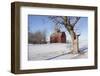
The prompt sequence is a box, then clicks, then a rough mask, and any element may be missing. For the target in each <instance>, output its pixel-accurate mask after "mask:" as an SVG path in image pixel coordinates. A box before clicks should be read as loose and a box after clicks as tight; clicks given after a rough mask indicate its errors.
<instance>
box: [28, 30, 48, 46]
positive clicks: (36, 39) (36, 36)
mask: <svg viewBox="0 0 100 76" xmlns="http://www.w3.org/2000/svg"><path fill="white" fill-rule="evenodd" d="M28 41H29V43H33V44H43V43H46V32H45V31H37V32H35V33H31V32H29V33H28Z"/></svg>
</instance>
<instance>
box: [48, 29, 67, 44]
mask: <svg viewBox="0 0 100 76" xmlns="http://www.w3.org/2000/svg"><path fill="white" fill-rule="evenodd" d="M50 43H66V34H65V32H60V31H57V32H55V33H53V34H51V36H50Z"/></svg>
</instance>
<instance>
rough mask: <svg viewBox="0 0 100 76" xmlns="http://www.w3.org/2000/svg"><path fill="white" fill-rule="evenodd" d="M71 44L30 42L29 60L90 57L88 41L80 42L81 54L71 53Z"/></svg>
mask: <svg viewBox="0 0 100 76" xmlns="http://www.w3.org/2000/svg"><path fill="white" fill-rule="evenodd" d="M70 47H71V44H68V43H67V44H66V43H51V44H50V43H48V44H28V60H55V59H56V60H58V59H78V58H87V57H88V52H87V51H88V48H87V43H86V42H85V43H81V44H80V52H81V53H79V54H72V53H70Z"/></svg>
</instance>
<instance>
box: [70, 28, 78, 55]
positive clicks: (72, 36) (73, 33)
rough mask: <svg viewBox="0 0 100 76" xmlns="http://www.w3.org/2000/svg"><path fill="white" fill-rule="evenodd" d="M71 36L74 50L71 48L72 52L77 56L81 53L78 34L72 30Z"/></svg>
mask: <svg viewBox="0 0 100 76" xmlns="http://www.w3.org/2000/svg"><path fill="white" fill-rule="evenodd" d="M70 35H71V38H72V48H71V50H72V51H71V52H72V53H73V54H77V53H79V41H78V36H77V35H76V33H75V32H74V31H73V30H72V31H70Z"/></svg>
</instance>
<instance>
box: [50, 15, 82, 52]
mask: <svg viewBox="0 0 100 76" xmlns="http://www.w3.org/2000/svg"><path fill="white" fill-rule="evenodd" d="M49 18H50V19H51V20H52V21H53V22H54V23H55V24H56V25H58V26H60V25H61V26H62V25H64V27H65V28H66V30H67V31H68V32H69V34H70V36H71V40H72V48H71V52H72V53H75V54H76V53H79V41H78V36H79V35H77V33H76V32H75V29H74V27H75V25H76V23H77V22H78V21H79V20H80V17H72V16H49Z"/></svg>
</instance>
